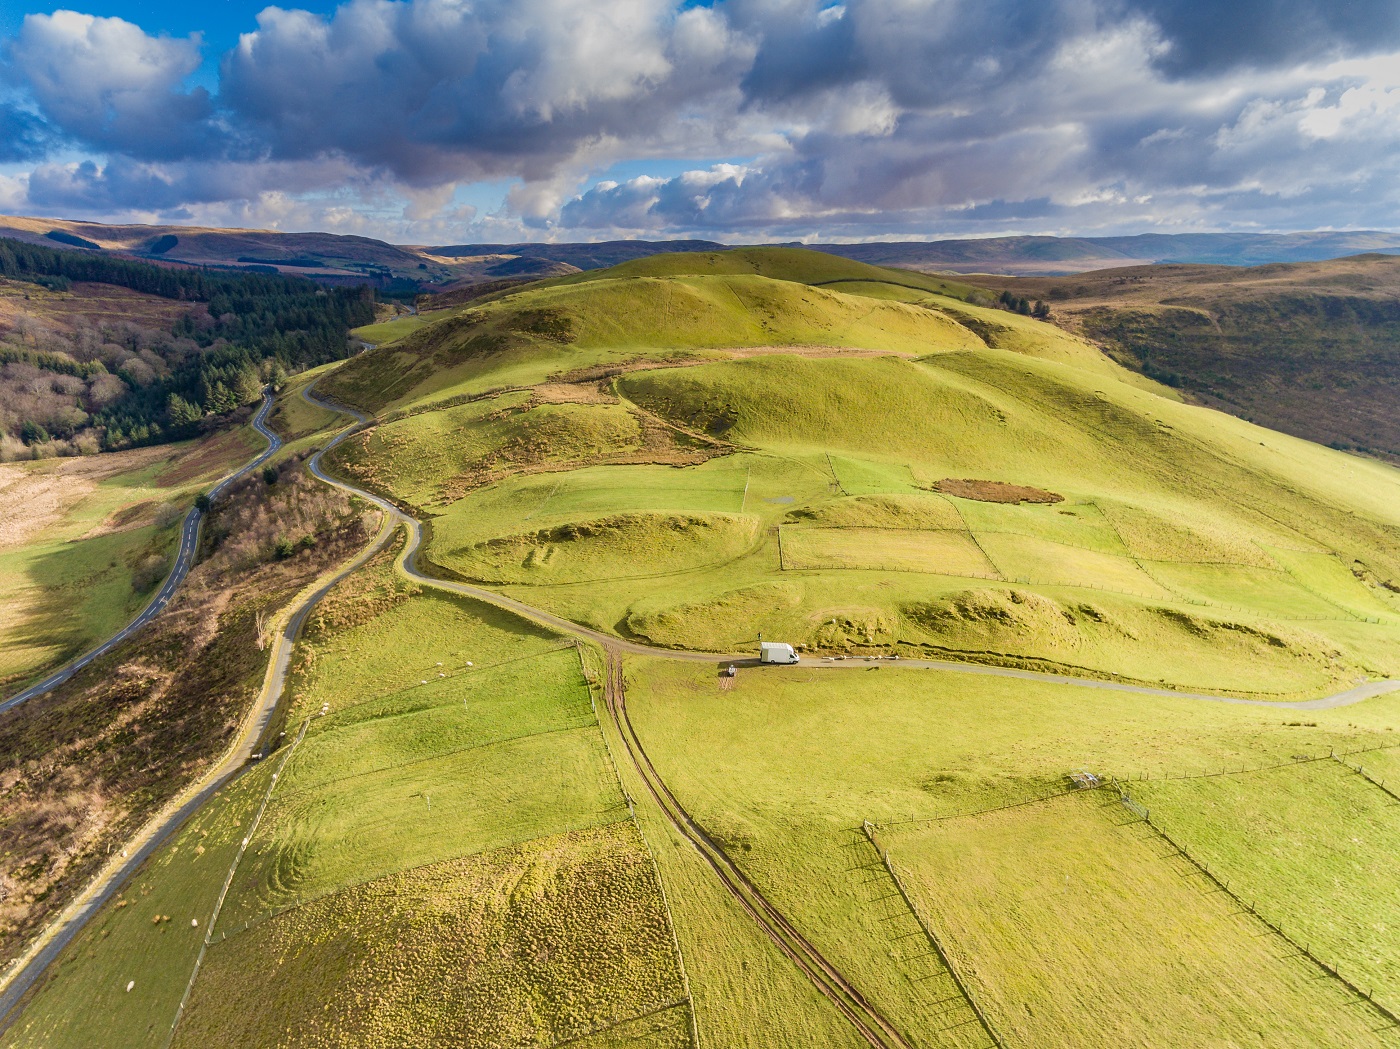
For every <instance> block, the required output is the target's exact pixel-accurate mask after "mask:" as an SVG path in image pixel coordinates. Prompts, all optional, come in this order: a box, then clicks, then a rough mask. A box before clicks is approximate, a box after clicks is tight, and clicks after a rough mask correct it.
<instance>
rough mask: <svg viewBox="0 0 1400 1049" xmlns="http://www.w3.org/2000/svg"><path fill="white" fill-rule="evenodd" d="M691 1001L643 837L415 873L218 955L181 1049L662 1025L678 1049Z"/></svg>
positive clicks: (498, 1037) (218, 950) (562, 1033)
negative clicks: (647, 1023)
mask: <svg viewBox="0 0 1400 1049" xmlns="http://www.w3.org/2000/svg"><path fill="white" fill-rule="evenodd" d="M683 999H684V991H683V988H682V984H681V979H680V973H679V969H678V967H677V962H676V955H675V951H674V949H673V947H672V940H671V932H670V929H669V928H668V926H667V920H666V912H665V910H664V909H663V907H662V905H661V900H660V897H659V895H658V894H657V892H656V882H655V875H654V873H653V868H652V865H651V861H650V859H649V858H648V857H647V853H646V847H645V845H644V844H643V842H642V841H641V838H640V836H639V834H638V831H637V828H636V826H635V824H633V823H631V822H630V821H629V822H624V823H615V824H611V825H609V826H602V827H591V828H588V829H585V830H580V831H575V832H572V833H566V834H559V835H551V836H547V837H543V838H539V839H536V840H534V841H530V842H527V843H524V844H521V845H517V846H513V847H508V848H503V849H497V850H494V851H488V852H483V853H477V854H473V855H467V856H463V857H462V858H460V859H454V860H448V861H444V862H440V863H435V864H432V865H428V866H423V867H417V868H413V869H407V870H404V871H401V872H398V873H395V874H392V875H389V876H387V877H384V878H380V879H378V880H376V881H371V882H368V883H366V884H363V885H360V886H356V887H354V888H349V889H346V890H344V891H342V892H338V893H335V894H334V895H331V896H328V897H325V898H323V899H321V900H318V901H316V902H315V903H312V904H309V905H307V906H304V907H300V908H297V909H296V910H293V911H289V912H287V913H286V914H283V915H280V916H279V917H277V918H274V919H272V920H271V921H268V922H265V923H263V924H261V925H259V926H256V927H254V928H253V929H251V930H249V931H248V932H247V933H244V934H241V935H238V936H234V937H232V938H231V939H229V940H228V941H227V942H220V943H217V944H216V945H215V946H214V947H213V948H212V949H211V950H210V952H209V959H208V961H207V963H206V966H205V968H204V970H203V973H202V975H201V978H200V981H199V984H198V985H197V989H196V992H195V994H194V995H192V996H191V999H190V1004H189V1008H188V1013H187V1017H186V1019H185V1020H184V1021H183V1022H182V1023H181V1025H180V1029H179V1034H178V1037H177V1038H176V1040H175V1042H174V1044H175V1045H176V1046H205V1045H211V1044H213V1045H219V1046H228V1047H229V1049H241V1047H247V1049H261V1047H263V1046H268V1045H324V1044H336V1045H355V1046H363V1047H366V1049H372V1047H377V1046H383V1047H385V1049H390V1047H392V1049H400V1047H404V1049H407V1047H423V1049H429V1047H436V1046H445V1045H453V1046H472V1047H476V1046H480V1047H483V1049H485V1047H495V1046H501V1045H552V1044H555V1043H557V1042H559V1041H561V1040H564V1039H571V1038H575V1037H578V1036H580V1035H583V1034H585V1033H587V1032H589V1031H594V1030H597V1029H599V1028H604V1029H608V1030H611V1031H612V1032H613V1036H614V1037H620V1036H622V1035H624V1034H625V1033H626V1029H627V1027H629V1026H636V1025H639V1024H641V1023H643V1022H644V1021H643V1020H642V1019H641V1018H646V1019H652V1018H653V1017H655V1019H654V1020H652V1023H654V1024H656V1025H657V1026H658V1027H659V1030H658V1031H657V1032H655V1033H656V1034H659V1036H660V1037H658V1038H657V1040H656V1041H654V1042H648V1043H647V1044H658V1045H662V1046H666V1045H671V1046H677V1047H680V1046H689V1045H690V1028H689V1022H688V1019H687V1016H686V1007H685V1003H684V1001H683ZM250 1002H256V1003H257V1007H256V1008H254V1009H250V1008H249V1007H248V1006H249V1003H250ZM369 1002H373V1007H372V1008H366V1003H369ZM308 1003H311V1007H309V1008H308ZM672 1013H674V1014H676V1015H670V1014H672ZM661 1014H665V1015H661ZM649 1033H650V1032H649ZM598 1037H602V1038H605V1037H606V1036H605V1035H603V1034H600V1035H599V1036H598ZM602 1044H606V1041H604V1042H602Z"/></svg>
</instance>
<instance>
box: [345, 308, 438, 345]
mask: <svg viewBox="0 0 1400 1049" xmlns="http://www.w3.org/2000/svg"><path fill="white" fill-rule="evenodd" d="M429 320H430V318H427V317H423V316H421V315H419V314H417V313H410V314H407V315H406V316H403V317H395V318H393V319H392V320H387V321H380V322H378V323H377V324H366V325H364V326H363V327H359V328H351V329H350V337H351V338H352V339H360V340H362V341H364V342H367V343H369V344H370V345H371V346H387V345H389V344H390V343H393V342H398V341H399V340H400V339H402V338H403V337H404V336H406V335H409V334H411V333H412V332H414V331H416V330H417V329H419V328H421V327H422V326H423V325H424V324H427V323H428V322H429Z"/></svg>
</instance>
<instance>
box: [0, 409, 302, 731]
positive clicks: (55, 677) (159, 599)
mask: <svg viewBox="0 0 1400 1049" xmlns="http://www.w3.org/2000/svg"><path fill="white" fill-rule="evenodd" d="M271 411H272V394H271V393H267V394H264V396H263V403H262V407H260V408H259V409H258V413H257V414H256V415H254V416H253V429H255V430H257V431H258V433H260V434H262V436H263V438H264V439H265V440H266V441H267V449H266V450H265V451H264V452H263V453H262V454H261V455H259V456H258V457H257V458H256V459H253V460H252V461H251V462H249V463H246V464H245V465H243V466H242V467H240V468H239V469H237V470H235V471H234V472H233V473H231V474H229V475H228V476H226V477H225V478H224V479H223V480H222V481H220V482H219V483H218V484H216V485H215V486H214V487H213V488H211V489H210V490H209V493H208V494H209V501H210V502H213V501H214V500H215V499H217V498H218V497H219V495H220V494H221V493H223V491H224V490H225V489H227V488H228V486H229V485H231V484H233V482H234V481H236V480H238V479H239V478H240V477H244V476H246V475H247V474H248V473H249V471H252V470H256V469H257V468H258V467H259V466H261V465H262V464H263V463H265V462H267V460H268V458H269V457H270V456H272V455H274V454H275V453H276V452H277V449H279V448H281V447H282V438H280V437H278V436H277V434H275V433H274V432H273V431H272V430H270V429H268V427H267V416H268V413H269V412H271ZM203 522H204V511H203V510H201V509H200V508H199V507H197V506H196V507H192V508H191V509H190V512H189V513H187V514H186V515H185V523H184V524H183V525H181V526H180V550H179V552H178V553H177V554H176V555H175V567H174V568H172V569H171V570H170V574H169V575H168V576H166V577H165V582H164V584H162V585H161V588H160V590H159V591H158V592H157V593H156V596H155V597H153V598H151V600H150V603H149V604H147V605H146V607H145V608H143V609H142V610H141V614H140V615H138V616H137V617H136V618H135V619H133V620H132V621H131V622H130V623H128V624H127V625H126V626H124V627H122V628H121V629H120V630H118V631H117V632H116V633H115V634H113V635H112V636H111V637H109V638H108V639H107V640H106V641H104V642H102V644H100V645H98V646H97V647H96V648H94V649H91V650H89V651H87V652H84V653H83V654H82V655H80V656H78V657H77V658H76V659H73V660H70V661H69V662H67V663H65V664H64V665H63V666H61V667H60V668H59V669H57V670H55V671H54V672H53V673H52V674H50V675H49V676H48V677H46V678H44V679H43V680H42V681H40V682H38V683H37V684H34V685H30V686H29V687H28V688H26V689H25V690H24V691H23V692H20V693H17V694H16V695H13V696H11V697H10V698H9V699H7V700H4V701H3V702H0V714H3V713H5V711H7V710H13V709H14V708H15V707H17V706H19V705H20V704H21V703H25V702H27V701H29V700H31V699H33V698H34V697H35V696H42V695H43V694H44V693H46V692H52V691H53V690H54V689H56V688H57V687H58V686H59V685H61V684H63V683H64V682H65V681H67V680H68V679H70V678H71V677H72V676H73V675H74V674H76V673H77V672H78V671H80V670H82V669H83V668H84V667H86V666H88V665H89V664H90V663H92V661H93V660H95V659H101V658H102V657H103V656H105V655H106V654H107V653H108V652H110V651H112V649H114V648H116V647H117V646H118V645H120V644H121V643H122V642H123V641H125V640H126V639H127V638H129V637H131V635H132V634H134V633H136V632H137V631H138V630H140V629H141V628H142V627H144V626H145V625H146V624H147V623H149V622H150V621H151V620H152V619H155V617H156V616H158V615H160V614H161V613H162V612H164V611H165V606H166V605H168V604H169V603H170V599H171V598H172V597H174V596H175V591H176V590H178V589H179V587H180V584H181V583H183V582H184V581H185V576H187V575H188V574H189V571H190V567H191V566H192V565H193V564H194V556H195V554H196V553H197V552H198V550H199V530H200V526H201V525H202V524H203Z"/></svg>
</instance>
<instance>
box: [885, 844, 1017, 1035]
mask: <svg viewBox="0 0 1400 1049" xmlns="http://www.w3.org/2000/svg"><path fill="white" fill-rule="evenodd" d="M860 829H861V833H862V834H864V835H865V838H866V840H867V841H868V842H870V846H871V848H873V849H874V850H875V854H876V855H877V856H878V857H879V858H880V863H881V865H882V866H883V867H884V868H885V873H886V874H888V875H889V876H890V881H892V882H893V883H894V887H895V889H896V890H897V891H898V893H899V896H900V898H901V899H902V900H903V901H904V906H905V907H906V908H908V911H909V913H910V915H912V916H913V918H914V921H915V922H917V923H918V926H919V928H920V929H922V930H923V933H924V938H925V939H926V940H927V941H928V945H929V947H930V948H931V949H932V950H933V953H934V954H935V955H937V956H938V960H939V962H940V963H941V964H942V966H943V968H944V969H946V970H947V972H948V975H949V977H950V978H951V979H952V981H953V985H954V986H955V987H957V989H958V993H959V994H961V995H962V997H963V1000H964V1001H965V1002H967V1004H968V1008H970V1009H971V1010H972V1013H973V1015H974V1016H976V1017H977V1022H978V1023H979V1024H980V1025H981V1027H982V1030H983V1031H984V1032H986V1035H987V1037H988V1038H989V1039H991V1044H992V1045H993V1046H995V1047H996V1049H1005V1043H1003V1042H1002V1040H1001V1038H1000V1037H999V1036H998V1035H997V1032H996V1029H995V1028H994V1027H992V1024H991V1021H989V1020H988V1019H987V1016H986V1014H985V1013H983V1012H982V1007H981V1006H979V1005H978V1004H977V1000H976V999H975V998H973V997H972V992H971V990H969V988H968V986H967V984H966V983H965V982H964V981H963V978H962V977H961V976H959V975H958V971H957V969H956V968H955V967H954V966H953V960H952V959H951V958H950V957H948V952H947V951H945V950H944V949H943V944H942V942H941V941H940V940H939V938H938V936H937V934H936V933H934V931H933V928H932V927H931V926H930V925H929V923H928V922H927V921H925V920H924V918H923V916H922V915H921V914H920V913H919V909H918V908H917V907H915V906H914V901H913V899H912V898H911V897H910V895H909V893H908V891H907V890H906V889H905V888H904V882H903V880H902V879H901V878H900V877H899V875H898V874H897V873H896V872H895V869H894V864H893V863H891V862H890V852H889V849H887V848H884V847H882V846H881V845H880V841H879V839H878V838H877V837H876V833H877V832H876V828H875V825H874V824H873V823H871V822H870V821H869V820H862V821H861V827H860Z"/></svg>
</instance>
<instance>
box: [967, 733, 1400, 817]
mask: <svg viewBox="0 0 1400 1049" xmlns="http://www.w3.org/2000/svg"><path fill="white" fill-rule="evenodd" d="M1396 748H1400V743H1385V744H1382V745H1381V746H1377V747H1357V748H1356V749H1354V750H1343V751H1338V750H1337V749H1336V748H1335V747H1334V748H1332V749H1330V750H1329V751H1328V752H1327V753H1326V754H1317V755H1308V756H1306V757H1296V758H1290V759H1288V760H1287V761H1280V762H1277V763H1275V764H1273V765H1254V766H1241V767H1240V768H1238V769H1236V768H1227V767H1223V766H1222V767H1221V769H1220V770H1219V771H1213V772H1183V773H1181V775H1179V776H1174V775H1172V774H1171V773H1170V772H1161V773H1158V774H1157V778H1158V779H1159V780H1192V779H1211V778H1213V777H1216V776H1245V775H1250V774H1252V773H1255V772H1272V771H1274V770H1275V769H1287V768H1293V767H1294V766H1296V765H1311V764H1313V763H1314V762H1318V761H1340V762H1341V763H1342V764H1343V765H1346V767H1347V768H1349V769H1351V770H1352V771H1353V772H1359V771H1362V770H1361V769H1360V768H1359V767H1358V766H1354V765H1349V764H1347V762H1345V761H1342V759H1343V758H1349V757H1353V756H1354V755H1356V754H1374V753H1376V752H1378V751H1382V750H1395V749H1396ZM1367 778H1368V779H1371V781H1372V782H1373V783H1376V785H1377V786H1381V784H1380V783H1379V782H1378V781H1376V780H1375V779H1374V778H1373V777H1371V776H1367ZM1134 779H1136V780H1137V781H1138V782H1140V783H1150V782H1152V773H1150V772H1139V773H1138V774H1137V775H1136V776H1134V775H1132V774H1131V773H1128V774H1126V775H1125V776H1124V777H1123V781H1124V782H1128V783H1131V782H1132V781H1133V780H1134ZM1114 781H1115V782H1117V777H1114ZM1385 789H1386V792H1387V793H1390V790H1389V788H1385ZM1052 796H1053V795H1052ZM1394 797H1395V798H1396V800H1397V801H1400V794H1395V795H1394ZM941 818H945V819H946V818H947V817H941Z"/></svg>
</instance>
